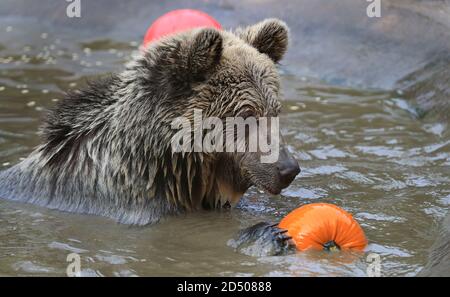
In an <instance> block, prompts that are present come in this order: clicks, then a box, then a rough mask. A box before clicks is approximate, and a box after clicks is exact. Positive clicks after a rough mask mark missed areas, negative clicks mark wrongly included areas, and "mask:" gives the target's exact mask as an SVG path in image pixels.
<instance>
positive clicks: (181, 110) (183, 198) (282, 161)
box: [122, 19, 300, 208]
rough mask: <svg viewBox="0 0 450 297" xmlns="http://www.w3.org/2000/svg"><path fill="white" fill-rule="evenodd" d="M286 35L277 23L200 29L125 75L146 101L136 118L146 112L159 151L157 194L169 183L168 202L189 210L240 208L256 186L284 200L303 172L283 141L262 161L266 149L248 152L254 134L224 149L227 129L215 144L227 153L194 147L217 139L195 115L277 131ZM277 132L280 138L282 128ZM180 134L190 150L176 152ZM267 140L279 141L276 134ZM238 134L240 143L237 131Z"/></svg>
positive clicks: (170, 41)
mask: <svg viewBox="0 0 450 297" xmlns="http://www.w3.org/2000/svg"><path fill="white" fill-rule="evenodd" d="M288 33H289V32H288V27H287V26H286V24H285V23H283V22H282V21H279V20H276V19H268V20H265V21H263V22H260V23H258V24H256V25H253V26H250V27H247V28H242V29H238V30H236V31H235V32H233V33H232V32H225V31H219V30H216V29H210V28H203V29H195V30H191V31H188V32H183V33H180V34H177V35H174V36H169V37H166V38H163V39H161V40H160V41H158V42H155V43H153V44H151V45H150V46H149V47H148V48H147V49H146V50H145V52H144V53H143V55H142V57H141V58H139V59H137V60H136V61H134V62H132V63H131V64H130V65H129V66H128V70H127V71H126V72H125V73H123V74H122V77H123V78H124V79H125V80H127V79H128V81H129V82H130V84H134V83H135V82H136V81H137V82H138V84H139V86H140V87H139V88H138V89H139V90H140V92H141V93H142V94H141V96H138V97H140V98H144V99H141V100H144V101H145V100H146V102H139V103H135V105H136V108H139V109H140V110H133V112H136V113H141V116H139V117H137V118H140V119H146V120H147V123H146V124H145V126H146V127H147V128H149V130H147V131H146V133H148V134H150V140H149V141H148V145H149V146H150V147H151V148H152V151H153V152H155V151H157V152H158V153H157V154H153V153H152V156H151V157H152V158H154V160H152V163H153V164H154V163H157V165H156V166H155V167H156V168H159V169H158V171H157V172H155V173H154V175H153V176H154V180H155V182H154V183H155V186H156V188H157V187H158V186H157V185H156V184H157V183H161V184H165V185H168V186H167V187H166V189H165V192H166V196H169V199H170V200H172V201H175V203H179V204H182V205H183V206H185V207H186V208H197V207H198V206H199V205H201V206H203V207H219V206H222V205H225V204H234V203H236V202H237V201H238V200H239V198H240V197H241V196H242V195H243V193H244V192H245V191H246V190H247V189H248V188H249V187H250V186H252V185H255V186H256V187H258V188H260V189H263V190H265V191H267V192H269V193H271V194H278V193H280V191H281V190H282V189H283V188H285V187H287V186H288V185H289V184H290V183H291V182H292V180H293V179H294V177H295V176H296V175H297V174H298V173H299V172H300V168H299V166H298V163H297V161H296V160H295V159H294V158H293V157H292V156H291V155H290V154H289V152H288V151H287V150H286V149H285V148H284V146H283V145H282V144H281V143H279V142H280V141H278V139H272V140H273V142H274V143H275V142H276V145H277V148H276V150H277V151H278V153H277V156H276V158H275V159H274V160H273V161H272V162H262V161H261V159H262V158H261V157H262V156H263V155H265V154H266V155H267V150H266V151H264V152H262V150H261V149H260V146H258V147H257V149H256V150H255V149H253V150H250V149H249V137H251V136H252V133H251V132H250V128H247V130H245V129H244V131H245V132H244V135H242V134H239V135H240V136H241V137H243V138H242V139H240V140H241V141H242V140H243V143H244V147H245V149H244V150H242V149H241V150H240V151H233V152H232V151H229V150H227V149H226V145H225V139H226V137H227V136H226V135H225V132H226V129H223V131H224V135H223V137H222V138H216V139H215V141H216V142H214V141H212V143H217V139H219V142H220V144H224V145H223V147H224V148H223V150H222V151H221V150H220V149H216V150H214V151H208V152H206V151H205V148H204V147H200V148H197V150H195V149H194V147H195V144H198V143H200V146H201V145H202V144H203V145H204V141H205V137H211V135H209V136H208V129H207V128H205V126H203V127H202V129H200V128H198V127H199V126H198V124H196V123H195V114H196V112H197V115H198V113H201V119H203V120H205V119H206V118H211V117H212V118H214V119H216V120H217V119H220V121H222V123H223V127H222V128H225V127H229V126H227V125H226V119H227V118H236V117H240V118H242V119H243V120H248V119H250V118H252V119H254V121H253V122H252V123H255V122H256V123H257V126H258V127H259V126H260V125H261V119H262V118H266V119H267V120H266V123H267V125H266V127H267V130H268V131H269V132H270V131H272V130H271V127H272V126H271V125H274V118H276V117H277V116H278V114H279V112H280V107H281V105H280V102H279V96H280V78H279V75H278V72H277V68H276V64H277V63H278V62H279V61H280V59H281V58H282V57H283V55H284V54H285V52H286V49H287V46H288ZM180 118H184V119H187V120H188V125H187V126H188V127H187V128H188V129H187V131H182V132H180V129H181V127H183V125H182V124H180V123H179V124H180V125H179V126H178V127H176V129H174V122H176V121H177V120H180ZM197 119H198V118H197ZM128 120H129V121H136V116H135V115H134V114H130V116H129V118H128ZM250 122H251V120H250V121H248V122H246V123H250ZM203 123H204V122H203ZM142 124H143V123H142V122H141V123H140V125H142ZM175 126H176V125H175ZM185 128H186V127H185ZM191 128H192V130H191ZM196 128H197V130H196V131H197V132H198V131H203V132H205V133H203V135H201V136H197V137H199V138H197V140H196V136H194V130H195V129H196ZM209 128H211V129H213V128H216V125H214V124H213V125H210V126H209ZM143 131H144V130H143ZM219 131H220V130H219ZM274 131H276V133H278V130H277V129H276V130H274ZM129 132H131V131H129ZM209 132H211V131H210V130H209ZM143 133H145V132H143ZM180 133H181V135H185V136H189V137H190V138H189V137H188V138H189V139H190V141H191V142H190V146H189V147H190V148H191V151H183V152H180V151H178V152H175V151H174V146H173V142H174V137H175V136H176V135H177V134H178V136H180ZM219 134H220V132H219ZM268 134H270V135H272V138H273V133H272V134H271V133H268ZM215 135H217V134H215ZM233 135H234V136H235V137H236V139H235V140H237V135H238V133H237V132H236V133H234V134H233ZM253 136H255V135H254V133H253ZM270 138H271V136H268V138H267V143H270V141H271V139H270ZM198 140H200V142H197V141H198ZM177 141H178V140H177ZM132 142H133V141H132ZM182 143H185V144H187V143H186V139H183V141H181V142H180V146H181V144H182ZM171 144H172V145H171ZM158 176H159V177H160V178H158Z"/></svg>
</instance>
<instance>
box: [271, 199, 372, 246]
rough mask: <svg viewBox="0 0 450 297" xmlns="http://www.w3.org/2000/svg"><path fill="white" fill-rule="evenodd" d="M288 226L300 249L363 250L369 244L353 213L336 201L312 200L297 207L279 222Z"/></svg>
mask: <svg viewBox="0 0 450 297" xmlns="http://www.w3.org/2000/svg"><path fill="white" fill-rule="evenodd" d="M278 227H279V228H281V229H286V230H288V232H287V234H288V235H289V236H291V237H292V240H293V241H294V242H295V245H296V246H297V249H298V250H300V251H305V250H308V249H316V250H324V249H325V250H332V249H336V248H337V249H350V250H358V251H362V250H364V248H365V247H366V246H367V239H366V236H365V235H364V231H363V230H362V228H361V226H360V225H359V224H358V222H356V221H355V219H353V217H352V215H351V214H349V213H348V212H346V211H345V210H343V209H341V208H339V207H337V206H336V205H332V204H328V203H312V204H307V205H304V206H302V207H300V208H297V209H295V210H294V211H292V212H291V213H289V214H288V215H287V216H286V217H284V218H283V219H282V220H281V222H280V224H279V225H278Z"/></svg>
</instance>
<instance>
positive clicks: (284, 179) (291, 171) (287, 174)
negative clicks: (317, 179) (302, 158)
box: [278, 158, 300, 188]
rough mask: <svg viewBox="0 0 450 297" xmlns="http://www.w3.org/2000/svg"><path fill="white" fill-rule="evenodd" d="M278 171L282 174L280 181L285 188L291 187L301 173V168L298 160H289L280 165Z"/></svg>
mask: <svg viewBox="0 0 450 297" xmlns="http://www.w3.org/2000/svg"><path fill="white" fill-rule="evenodd" d="M278 170H279V172H280V179H281V184H282V186H283V188H285V187H287V186H289V185H290V184H291V182H292V181H293V180H294V178H295V177H296V176H297V174H299V173H300V166H299V165H298V162H297V160H295V159H294V158H289V159H288V160H286V161H283V162H281V163H280V164H278Z"/></svg>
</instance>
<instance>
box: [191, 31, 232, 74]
mask: <svg viewBox="0 0 450 297" xmlns="http://www.w3.org/2000/svg"><path fill="white" fill-rule="evenodd" d="M222 49H223V38H222V35H221V34H220V32H219V31H217V30H216V29H209V28H207V29H201V30H200V31H199V32H198V33H196V34H195V35H194V37H193V39H192V41H191V42H190V43H189V45H188V46H187V65H186V66H187V69H186V70H187V71H188V73H189V75H190V76H191V77H192V78H193V79H194V80H197V81H198V80H202V79H205V78H206V77H207V76H208V75H209V74H210V73H211V72H212V71H213V70H214V68H215V66H216V65H217V64H219V61H220V57H221V56H222Z"/></svg>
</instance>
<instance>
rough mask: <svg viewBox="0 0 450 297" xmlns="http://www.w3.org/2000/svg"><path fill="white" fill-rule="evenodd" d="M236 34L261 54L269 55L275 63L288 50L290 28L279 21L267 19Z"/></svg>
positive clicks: (239, 30)
mask: <svg viewBox="0 0 450 297" xmlns="http://www.w3.org/2000/svg"><path fill="white" fill-rule="evenodd" d="M236 34H237V35H238V36H239V37H240V38H241V39H243V40H245V41H246V42H247V43H249V44H250V45H252V46H253V47H255V48H256V49H257V50H258V51H259V52H260V53H263V54H266V55H268V56H269V57H270V58H271V59H272V60H273V61H274V62H275V63H277V62H279V61H280V60H281V58H283V55H284V53H285V52H286V50H287V46H288V39H289V28H288V26H287V25H286V23H284V22H283V21H280V20H278V19H266V20H264V21H262V22H260V23H257V24H255V25H253V26H250V27H247V28H244V29H238V30H237V31H236Z"/></svg>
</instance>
